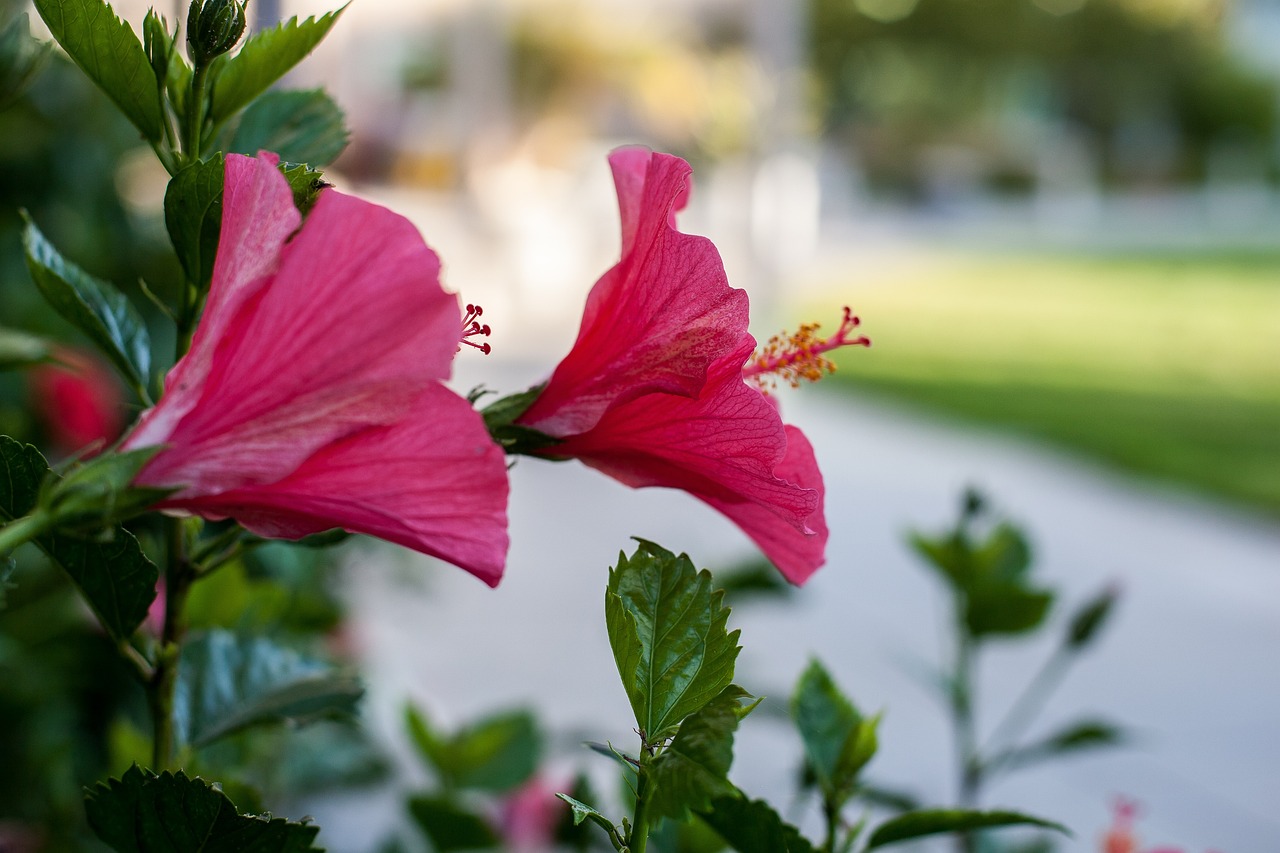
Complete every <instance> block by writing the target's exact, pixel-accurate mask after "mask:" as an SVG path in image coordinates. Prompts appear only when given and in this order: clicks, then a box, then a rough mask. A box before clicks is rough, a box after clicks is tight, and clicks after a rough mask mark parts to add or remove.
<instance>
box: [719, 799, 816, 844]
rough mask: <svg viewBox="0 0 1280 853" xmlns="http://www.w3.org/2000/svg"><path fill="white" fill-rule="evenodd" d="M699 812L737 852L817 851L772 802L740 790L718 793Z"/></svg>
mask: <svg viewBox="0 0 1280 853" xmlns="http://www.w3.org/2000/svg"><path fill="white" fill-rule="evenodd" d="M699 816H700V817H701V818H702V819H703V820H705V821H706V822H707V824H708V825H710V826H711V828H712V829H714V830H715V831H716V832H717V833H719V834H720V837H721V838H723V839H724V840H725V842H726V843H728V844H729V846H730V847H732V848H733V849H734V850H737V851H738V853H818V848H816V847H814V846H813V845H812V844H810V843H809V842H808V841H807V840H806V839H805V838H804V836H802V835H801V834H800V831H799V830H797V829H796V828H795V827H794V826H792V825H791V824H789V823H787V822H786V821H784V820H783V819H782V818H781V817H780V816H779V815H778V813H777V812H776V811H774V810H773V807H772V806H770V805H769V804H768V803H766V802H764V801H763V800H749V799H747V797H746V795H745V794H743V793H742V792H741V791H739V792H737V793H736V794H735V795H733V796H727V797H717V798H716V799H715V800H714V801H713V802H712V807H711V809H710V810H709V811H703V812H699Z"/></svg>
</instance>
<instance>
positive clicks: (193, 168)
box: [164, 154, 224, 290]
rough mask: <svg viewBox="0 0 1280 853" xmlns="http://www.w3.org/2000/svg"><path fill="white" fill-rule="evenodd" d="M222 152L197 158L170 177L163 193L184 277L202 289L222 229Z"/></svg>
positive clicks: (208, 277) (167, 223) (211, 271)
mask: <svg viewBox="0 0 1280 853" xmlns="http://www.w3.org/2000/svg"><path fill="white" fill-rule="evenodd" d="M223 171H224V169H223V161H222V155H221V154H217V155H214V156H213V157H210V158H209V159H208V160H199V161H196V162H195V163H192V164H191V165H189V166H187V167H186V168H185V169H183V170H182V171H180V172H178V174H176V175H174V176H173V178H172V179H171V180H170V181H169V186H168V188H167V189H166V190H165V194H164V223H165V226H166V227H167V228H168V230H169V239H171V240H172V241H173V248H174V250H175V251H176V252H177V253H178V261H179V262H181V264H182V269H183V270H184V271H185V272H186V274H187V279H188V280H189V281H190V282H191V283H192V284H194V285H195V286H196V287H197V288H198V289H200V290H205V289H207V288H208V286H209V280H210V279H211V278H212V277H213V261H214V257H215V255H216V254H217V251H218V235H219V234H220V233H221V230H222V183H223Z"/></svg>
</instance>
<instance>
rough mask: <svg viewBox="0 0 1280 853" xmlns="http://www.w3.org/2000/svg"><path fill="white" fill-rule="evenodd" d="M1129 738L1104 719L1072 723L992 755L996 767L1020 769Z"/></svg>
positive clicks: (992, 761)
mask: <svg viewBox="0 0 1280 853" xmlns="http://www.w3.org/2000/svg"><path fill="white" fill-rule="evenodd" d="M1124 742H1125V734H1124V732H1123V731H1122V730H1121V729H1120V728H1119V727H1117V726H1115V725H1112V724H1111V723H1108V722H1105V721H1102V720H1087V721H1083V722H1076V723H1071V724H1069V725H1067V726H1064V727H1063V728H1062V729H1060V730H1058V731H1056V732H1054V733H1053V734H1051V735H1048V736H1047V737H1045V738H1043V739H1041V740H1038V741H1033V742H1032V743H1029V744H1026V745H1025V746H1020V747H1017V748H1015V749H1010V750H1008V751H1007V752H1005V753H1003V754H1001V755H998V756H996V757H995V758H993V759H991V768H992V770H993V771H994V770H996V769H999V770H1006V771H1007V770H1016V769H1018V768H1021V767H1027V766H1029V765H1032V764H1038V763H1040V762H1042V761H1049V760H1052V759H1054V758H1057V757H1059V756H1061V755H1067V754H1070V753H1076V752H1082V751H1086V750H1090V749H1104V748H1106V747H1110V746H1118V745H1120V744H1122V743H1124Z"/></svg>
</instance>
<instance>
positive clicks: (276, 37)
mask: <svg viewBox="0 0 1280 853" xmlns="http://www.w3.org/2000/svg"><path fill="white" fill-rule="evenodd" d="M346 8H347V7H346V6H343V7H342V8H341V9H338V10H337V11H335V12H329V13H328V14H326V15H321V16H320V17H319V18H314V17H313V18H307V19H306V20H305V21H301V22H300V21H299V20H298V19H297V17H294V18H290V19H289V20H288V21H285V22H283V23H281V24H278V25H277V26H275V27H272V28H271V29H269V30H263V31H262V32H260V33H258V34H257V35H255V36H253V38H251V39H249V40H248V41H247V42H245V44H244V47H243V48H241V49H240V52H239V53H237V54H236V55H235V56H233V57H230V58H228V59H225V60H220V63H222V64H221V67H220V69H219V70H218V74H217V81H216V82H215V84H214V89H213V104H212V107H211V109H210V118H212V120H213V122H214V124H216V125H220V124H222V123H223V122H225V121H226V120H227V119H229V118H231V116H233V115H235V114H236V113H237V112H239V111H240V110H242V109H244V108H245V107H247V106H249V104H250V103H251V102H252V101H253V99H254V98H256V97H258V96H259V95H261V94H262V93H263V92H265V91H266V90H267V87H269V86H270V85H271V84H272V83H274V82H276V81H277V80H279V79H280V78H281V77H283V76H284V75H285V74H286V73H287V72H288V71H289V69H290V68H292V67H293V66H295V65H297V64H298V63H299V62H301V61H302V59H303V57H305V56H306V55H307V54H308V53H310V52H311V51H312V50H314V49H315V47H316V45H318V44H320V42H321V41H322V40H323V39H324V37H325V36H326V35H327V34H328V32H329V29H330V28H331V27H332V26H333V23H334V21H336V20H337V19H338V16H339V15H341V14H342V12H343V10H345V9H346Z"/></svg>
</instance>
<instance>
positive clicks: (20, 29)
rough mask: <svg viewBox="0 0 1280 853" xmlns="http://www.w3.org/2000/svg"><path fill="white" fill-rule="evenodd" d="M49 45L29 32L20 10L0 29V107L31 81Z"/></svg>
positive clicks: (24, 88) (48, 50) (42, 63)
mask: <svg viewBox="0 0 1280 853" xmlns="http://www.w3.org/2000/svg"><path fill="white" fill-rule="evenodd" d="M52 48H53V44H52V43H50V42H42V41H40V40H39V39H37V38H33V37H32V35H31V23H30V21H29V20H28V18H27V15H26V13H25V12H24V13H23V14H21V15H18V16H17V17H16V18H14V19H13V20H11V21H10V22H9V23H8V25H7V26H5V27H4V29H2V30H0V110H3V109H5V108H6V107H8V106H9V105H10V104H12V103H13V102H14V101H16V100H17V99H18V96H19V95H21V94H22V93H23V92H24V91H25V90H26V88H27V87H28V86H29V85H31V82H32V81H33V80H34V79H35V77H36V75H37V74H39V73H40V69H41V68H43V67H44V64H45V61H46V60H48V58H49V53H50V51H51V49H52Z"/></svg>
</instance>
